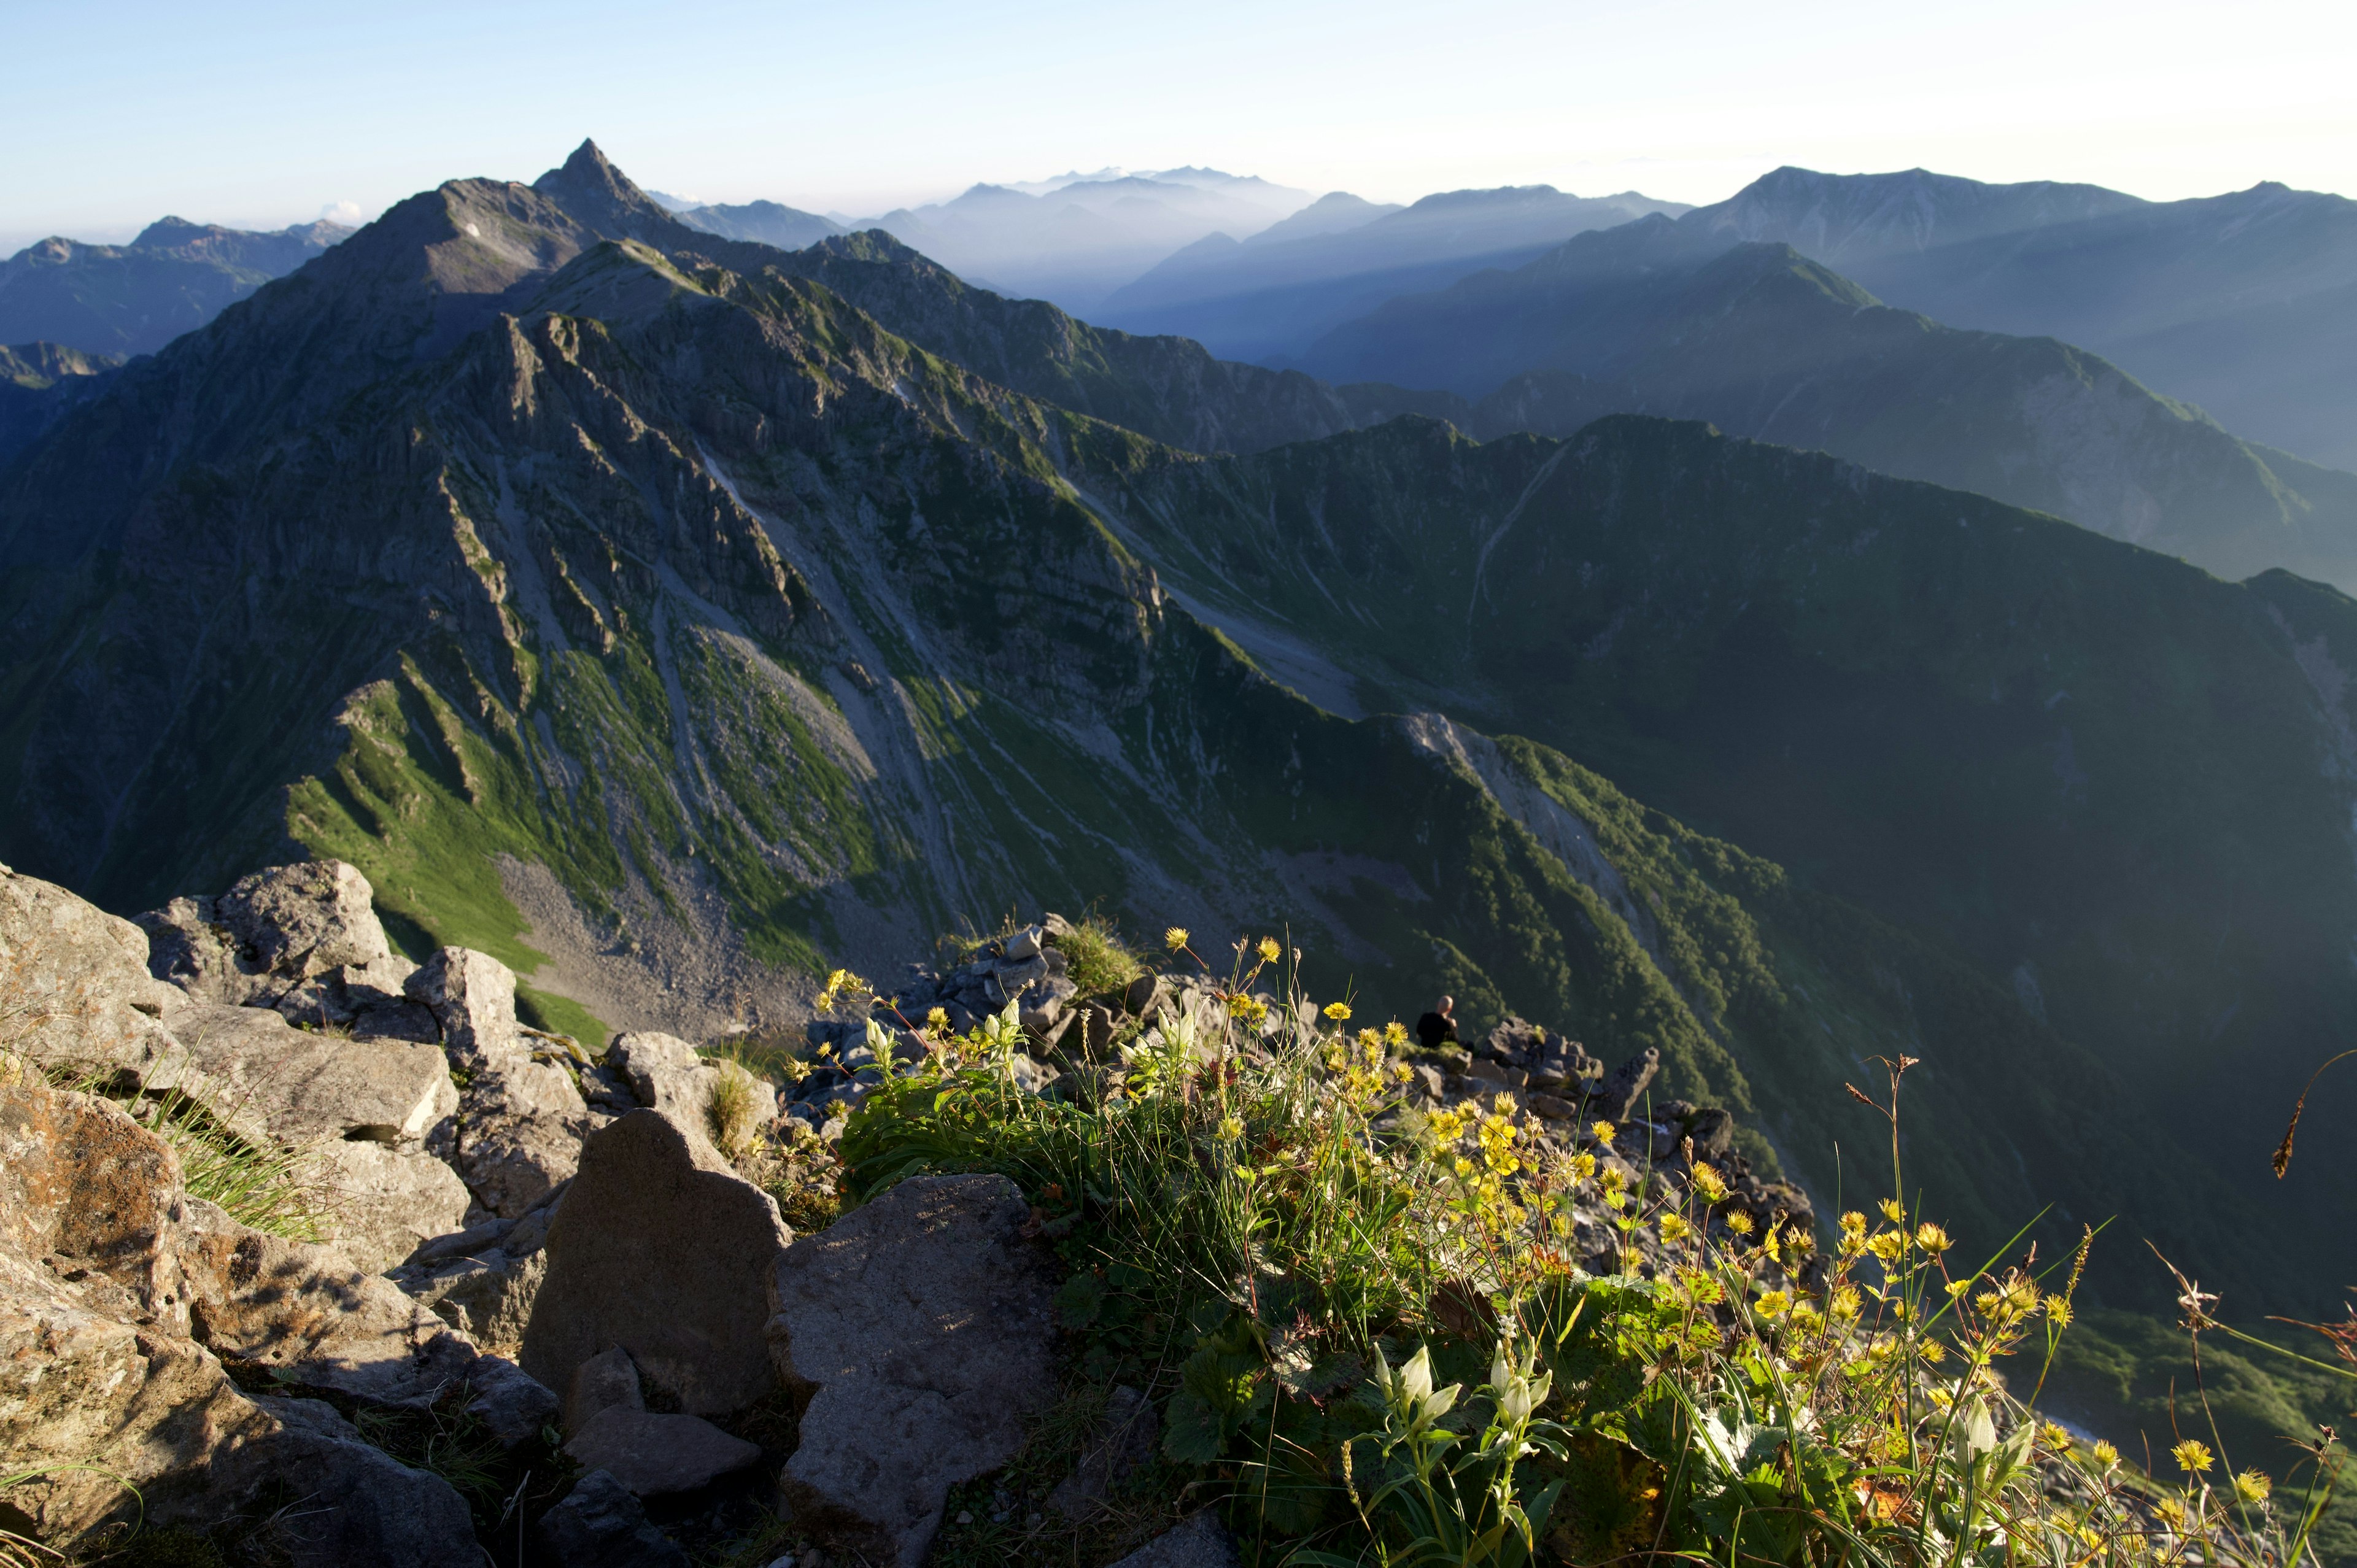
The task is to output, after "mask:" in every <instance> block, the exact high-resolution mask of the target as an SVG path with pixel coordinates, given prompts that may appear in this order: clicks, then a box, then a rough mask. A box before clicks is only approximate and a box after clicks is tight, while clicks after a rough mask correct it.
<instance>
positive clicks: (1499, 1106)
mask: <svg viewBox="0 0 2357 1568" xmlns="http://www.w3.org/2000/svg"><path fill="white" fill-rule="evenodd" d="M1490 1103H1491V1109H1493V1110H1495V1111H1496V1112H1497V1113H1498V1114H1499V1115H1501V1116H1512V1114H1513V1113H1514V1112H1517V1111H1519V1110H1521V1109H1522V1107H1521V1105H1520V1104H1519V1103H1517V1102H1516V1101H1515V1099H1514V1097H1513V1096H1512V1095H1511V1094H1501V1095H1499V1096H1497V1097H1496V1098H1495V1099H1494V1100H1492V1101H1491V1102H1490Z"/></svg>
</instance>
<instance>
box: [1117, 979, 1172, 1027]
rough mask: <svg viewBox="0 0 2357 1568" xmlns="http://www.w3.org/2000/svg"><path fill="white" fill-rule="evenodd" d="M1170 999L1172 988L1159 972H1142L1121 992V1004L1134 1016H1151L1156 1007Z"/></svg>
mask: <svg viewBox="0 0 2357 1568" xmlns="http://www.w3.org/2000/svg"><path fill="white" fill-rule="evenodd" d="M1169 999H1170V988H1169V987H1168V986H1167V985H1165V984H1164V983H1163V982H1162V977H1161V976H1160V975H1158V974H1141V975H1139V976H1138V977H1137V978H1136V979H1135V980H1133V981H1131V982H1130V983H1129V988H1128V989H1127V990H1126V991H1124V992H1123V993H1121V1004H1122V1005H1123V1006H1124V1007H1125V1008H1126V1009H1128V1011H1129V1015H1130V1016H1131V1017H1133V1018H1151V1017H1152V1016H1154V1011H1155V1009H1156V1008H1157V1007H1160V1006H1161V1005H1162V1004H1164V1003H1166V1002H1168V1000H1169Z"/></svg>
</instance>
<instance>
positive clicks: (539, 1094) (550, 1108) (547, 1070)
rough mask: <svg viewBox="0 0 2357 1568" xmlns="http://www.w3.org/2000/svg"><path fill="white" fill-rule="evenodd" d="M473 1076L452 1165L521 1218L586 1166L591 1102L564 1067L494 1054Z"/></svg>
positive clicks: (486, 1202) (479, 1191) (486, 1200)
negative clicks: (584, 1144)
mask: <svg viewBox="0 0 2357 1568" xmlns="http://www.w3.org/2000/svg"><path fill="white" fill-rule="evenodd" d="M471 1078H472V1081H470V1082H469V1083H468V1086H467V1088H466V1090H465V1091H464V1092H463V1093H462V1094H460V1096H459V1097H458V1099H459V1112H460V1114H459V1121H458V1128H457V1148H456V1150H455V1152H454V1153H453V1155H452V1156H451V1164H452V1165H455V1166H457V1171H458V1174H459V1175H460V1176H463V1177H465V1178H466V1182H467V1186H468V1187H469V1188H470V1189H471V1190H472V1191H473V1192H474V1194H475V1196H476V1197H478V1198H479V1199H480V1200H481V1202H482V1204H483V1207H484V1208H489V1209H490V1211H491V1212H492V1213H494V1214H497V1215H500V1216H502V1217H503V1218H514V1217H517V1216H521V1215H522V1214H524V1213H526V1212H528V1211H529V1210H531V1209H532V1208H534V1207H536V1206H537V1205H538V1204H540V1203H541V1202H542V1201H543V1200H544V1199H545V1198H546V1197H548V1196H549V1194H550V1193H552V1192H554V1190H555V1189H556V1188H557V1187H560V1186H561V1185H563V1184H564V1183H565V1182H567V1181H569V1180H571V1179H572V1177H573V1173H574V1172H575V1171H576V1170H577V1169H579V1168H580V1165H581V1147H582V1140H584V1139H585V1138H587V1136H588V1135H589V1133H590V1122H589V1107H588V1105H587V1102H585V1101H583V1100H582V1098H581V1091H580V1090H577V1089H576V1088H574V1087H573V1079H572V1077H571V1076H570V1075H569V1074H567V1073H566V1072H565V1069H563V1068H561V1067H557V1066H554V1064H552V1063H548V1062H536V1061H533V1060H532V1059H531V1058H528V1057H522V1056H517V1057H508V1058H492V1059H490V1060H489V1061H486V1062H484V1063H482V1064H481V1065H479V1066H478V1067H476V1068H475V1069H473V1070H472V1075H471Z"/></svg>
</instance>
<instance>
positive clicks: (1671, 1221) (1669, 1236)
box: [1659, 1210, 1694, 1242]
mask: <svg viewBox="0 0 2357 1568" xmlns="http://www.w3.org/2000/svg"><path fill="white" fill-rule="evenodd" d="M1659 1229H1660V1230H1661V1232H1662V1240H1664V1241H1670V1242H1677V1241H1683V1240H1685V1239H1686V1238H1687V1237H1689V1236H1691V1235H1693V1234H1694V1227H1693V1226H1691V1225H1689V1224H1687V1223H1686V1217H1685V1216H1684V1215H1683V1214H1680V1213H1677V1212H1676V1211H1674V1210H1673V1211H1672V1212H1670V1213H1667V1214H1664V1215H1663V1216H1662V1219H1661V1224H1660V1227H1659Z"/></svg>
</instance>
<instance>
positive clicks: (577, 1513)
mask: <svg viewBox="0 0 2357 1568" xmlns="http://www.w3.org/2000/svg"><path fill="white" fill-rule="evenodd" d="M540 1548H541V1551H542V1552H544V1554H545V1555H546V1557H547V1559H548V1561H549V1562H550V1563H552V1564H554V1568H688V1559H687V1553H686V1552H683V1551H681V1550H680V1549H679V1547H678V1546H677V1544H675V1543H674V1542H673V1541H672V1539H671V1538H670V1537H669V1536H667V1535H665V1534H663V1532H662V1531H661V1530H657V1529H656V1528H655V1527H654V1526H653V1525H652V1524H651V1523H649V1522H648V1520H647V1510H646V1509H644V1508H642V1507H640V1504H639V1499H638V1498H637V1497H636V1496H635V1495H633V1494H632V1493H631V1491H630V1488H629V1487H625V1486H624V1485H622V1483H621V1482H620V1481H619V1480H617V1479H615V1478H614V1477H612V1476H610V1475H608V1474H607V1473H606V1472H605V1471H603V1470H592V1471H590V1472H589V1473H588V1474H587V1475H586V1476H584V1477H581V1478H580V1479H579V1480H578V1481H576V1482H575V1483H574V1484H573V1490H572V1491H570V1492H568V1493H566V1494H565V1499H564V1500H563V1501H562V1502H560V1503H558V1504H557V1505H556V1506H555V1507H554V1508H553V1509H549V1510H548V1511H547V1512H546V1513H544V1514H543V1515H541V1516H540Z"/></svg>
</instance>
